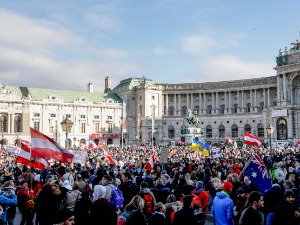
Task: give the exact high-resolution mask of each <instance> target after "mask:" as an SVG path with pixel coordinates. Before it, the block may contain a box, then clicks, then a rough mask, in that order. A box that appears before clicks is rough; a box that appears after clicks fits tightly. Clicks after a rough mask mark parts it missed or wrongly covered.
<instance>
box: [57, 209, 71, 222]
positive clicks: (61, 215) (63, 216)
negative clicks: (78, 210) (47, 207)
mask: <svg viewBox="0 0 300 225" xmlns="http://www.w3.org/2000/svg"><path fill="white" fill-rule="evenodd" d="M73 215H74V213H73V212H72V211H71V210H70V209H68V208H66V207H63V208H61V209H60V210H58V211H57V212H56V223H62V222H65V221H66V220H67V219H69V218H70V217H72V216H73Z"/></svg>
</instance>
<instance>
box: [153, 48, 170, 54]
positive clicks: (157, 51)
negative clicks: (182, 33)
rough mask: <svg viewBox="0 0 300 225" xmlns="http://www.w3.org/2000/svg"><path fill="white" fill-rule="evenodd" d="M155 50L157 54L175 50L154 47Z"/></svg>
mask: <svg viewBox="0 0 300 225" xmlns="http://www.w3.org/2000/svg"><path fill="white" fill-rule="evenodd" d="M153 52H154V54H156V55H167V54H170V53H173V52H174V51H173V50H170V49H167V48H161V47H155V48H154V49H153Z"/></svg>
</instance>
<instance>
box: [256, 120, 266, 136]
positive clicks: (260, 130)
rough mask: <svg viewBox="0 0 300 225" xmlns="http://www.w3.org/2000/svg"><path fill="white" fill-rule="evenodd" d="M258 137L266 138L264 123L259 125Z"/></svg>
mask: <svg viewBox="0 0 300 225" xmlns="http://www.w3.org/2000/svg"><path fill="white" fill-rule="evenodd" d="M257 133H258V134H257V135H258V137H264V136H265V130H264V125H263V124H262V123H259V124H257Z"/></svg>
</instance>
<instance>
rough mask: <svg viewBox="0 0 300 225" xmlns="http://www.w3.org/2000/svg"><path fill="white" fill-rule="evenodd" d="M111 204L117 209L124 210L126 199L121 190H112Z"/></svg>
mask: <svg viewBox="0 0 300 225" xmlns="http://www.w3.org/2000/svg"><path fill="white" fill-rule="evenodd" d="M110 202H111V203H112V204H113V205H114V206H115V207H116V208H117V209H121V208H123V204H124V197H123V193H122V191H121V190H120V189H118V188H115V189H113V190H112V192H111V200H110Z"/></svg>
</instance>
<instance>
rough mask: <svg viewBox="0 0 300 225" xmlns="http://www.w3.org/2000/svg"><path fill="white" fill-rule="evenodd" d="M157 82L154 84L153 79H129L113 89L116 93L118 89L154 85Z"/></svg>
mask: <svg viewBox="0 0 300 225" xmlns="http://www.w3.org/2000/svg"><path fill="white" fill-rule="evenodd" d="M154 83H155V82H153V81H152V80H151V79H148V78H145V77H143V78H136V77H134V78H128V79H125V80H121V81H120V83H119V84H118V85H117V86H116V87H115V88H114V89H113V90H114V91H115V90H117V89H122V88H125V87H128V88H130V87H136V86H140V85H144V84H154Z"/></svg>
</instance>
